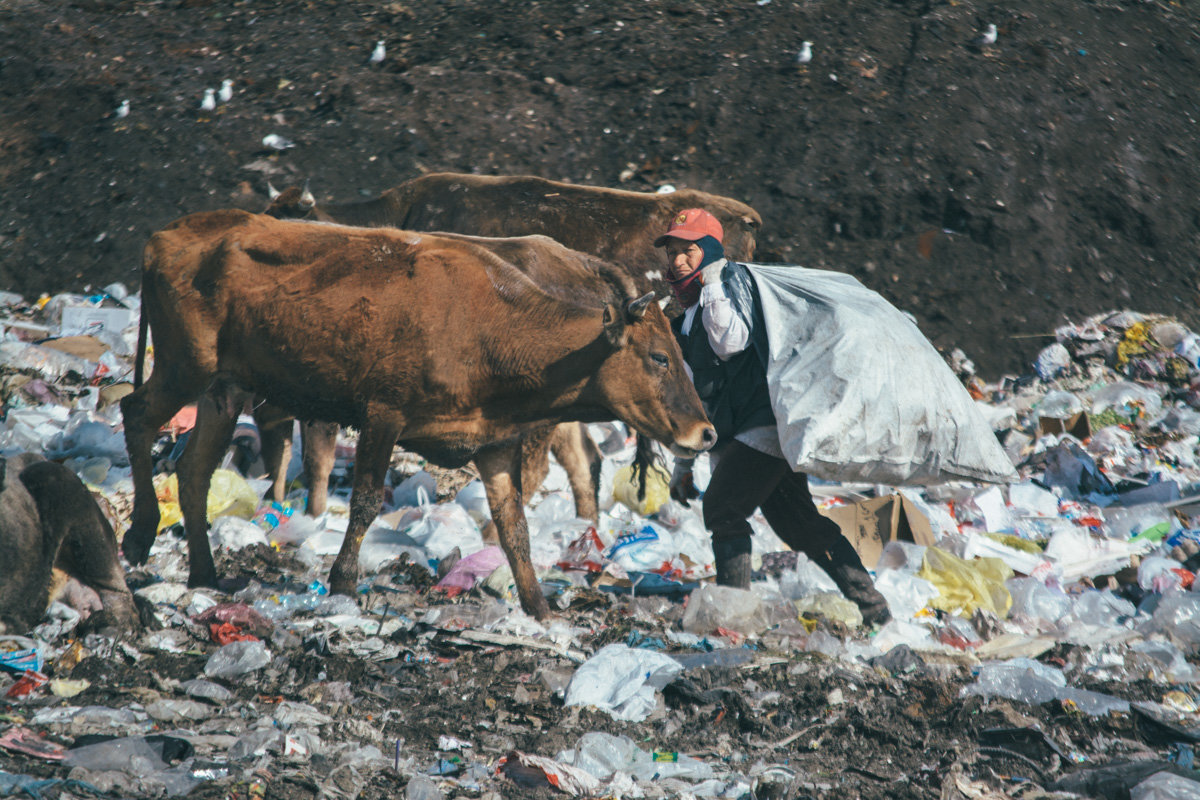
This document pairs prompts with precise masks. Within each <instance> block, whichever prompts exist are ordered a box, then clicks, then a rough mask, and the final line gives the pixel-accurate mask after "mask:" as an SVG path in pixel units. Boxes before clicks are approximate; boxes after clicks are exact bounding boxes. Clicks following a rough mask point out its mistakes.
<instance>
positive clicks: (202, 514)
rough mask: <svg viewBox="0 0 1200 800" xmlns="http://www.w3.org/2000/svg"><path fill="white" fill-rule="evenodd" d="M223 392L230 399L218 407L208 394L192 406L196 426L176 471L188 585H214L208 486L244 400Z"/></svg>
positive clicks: (243, 397)
mask: <svg viewBox="0 0 1200 800" xmlns="http://www.w3.org/2000/svg"><path fill="white" fill-rule="evenodd" d="M226 391H227V392H228V393H229V395H230V397H229V398H228V402H223V403H221V405H220V407H218V405H217V403H216V402H214V399H213V398H212V397H211V396H210V395H208V394H206V395H204V396H203V397H201V398H200V400H199V401H198V402H197V403H196V427H195V428H193V429H192V434H191V436H189V437H188V443H187V447H186V448H184V451H183V457H182V458H180V459H179V466H178V468H177V470H176V474H177V476H178V478H179V508H180V510H181V511H182V512H183V529H184V531H185V532H186V533H187V545H188V565H189V571H188V586H216V585H217V567H216V564H214V563H213V557H212V549H211V548H210V547H209V545H208V489H209V487H210V486H211V485H212V476H213V472H215V471H216V469H217V467H218V466H219V465H220V463H221V459H222V458H223V457H224V455H225V451H226V450H228V449H229V443H230V441H232V439H233V429H234V427H235V426H236V425H237V415H238V411H239V410H240V408H241V406H240V404H239V401H241V400H244V399H245V398H246V397H248V395H245V394H243V393H240V392H238V391H237V390H235V389H228V390H226ZM222 399H225V398H222Z"/></svg>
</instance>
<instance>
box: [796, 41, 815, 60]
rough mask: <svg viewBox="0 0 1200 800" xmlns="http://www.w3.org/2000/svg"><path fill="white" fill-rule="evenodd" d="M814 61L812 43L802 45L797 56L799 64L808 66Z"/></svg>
mask: <svg viewBox="0 0 1200 800" xmlns="http://www.w3.org/2000/svg"><path fill="white" fill-rule="evenodd" d="M810 61H812V42H803V43H802V44H801V45H800V52H799V53H797V54H796V63H797V64H807V63H808V62H810Z"/></svg>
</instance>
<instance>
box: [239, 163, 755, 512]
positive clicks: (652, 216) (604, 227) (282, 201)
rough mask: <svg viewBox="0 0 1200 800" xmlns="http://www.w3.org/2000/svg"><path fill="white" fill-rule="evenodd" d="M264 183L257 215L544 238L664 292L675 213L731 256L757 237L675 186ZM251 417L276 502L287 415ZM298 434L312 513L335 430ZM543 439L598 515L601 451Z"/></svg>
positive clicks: (582, 502) (578, 436)
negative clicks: (659, 245) (660, 190)
mask: <svg viewBox="0 0 1200 800" xmlns="http://www.w3.org/2000/svg"><path fill="white" fill-rule="evenodd" d="M268 189H269V191H270V195H271V204H270V205H269V206H268V207H267V209H266V211H264V213H266V214H269V215H271V216H274V217H278V218H280V219H315V220H321V221H325V222H337V223H341V224H345V225H363V226H367V227H385V226H386V227H395V228H403V229H406V230H421V231H454V232H456V233H464V234H473V235H476V236H492V237H505V236H522V235H528V234H543V235H547V236H550V237H551V238H552V239H555V240H556V241H558V242H560V243H562V244H564V245H566V246H567V247H569V248H571V249H573V250H578V251H581V252H584V253H589V254H591V255H593V256H597V257H599V258H601V259H603V260H605V261H610V262H612V263H614V264H616V265H618V266H621V267H624V268H625V269H626V270H627V271H628V272H629V274H630V275H631V276H632V277H634V279H635V280H636V281H637V282H638V286H639V287H641V288H643V289H646V288H650V287H653V288H655V289H658V290H663V289H665V284H662V283H660V282H658V281H656V280H654V279H655V278H656V277H657V276H658V275H659V273H660V272H661V270H662V259H661V256H660V255H659V254H658V252H657V251H656V250H654V248H653V246H652V245H653V242H654V239H655V237H657V236H659V235H660V234H661V233H662V231H664V230H666V228H667V225H668V224H669V223H670V221H671V219H672V218H673V217H674V216H675V214H677V213H678V212H679V211H681V210H683V209H686V208H696V207H701V208H706V209H708V210H709V211H710V212H711V213H712V214H714V215H715V216H716V217H717V218H718V219H719V220H720V222H721V224H722V227H723V228H724V230H725V241H724V245H725V249H726V252H727V254H728V255H729V257H730V258H732V259H734V260H736V261H748V260H750V259H751V258H752V257H753V255H754V245H755V234H756V232H757V231H758V228H759V226H760V225H761V223H762V220H761V218H760V217H759V215H758V212H757V211H755V210H754V209H753V208H751V207H750V206H748V205H746V204H745V203H741V202H739V201H737V200H734V199H732V198H728V197H722V196H720V195H714V194H709V193H707V192H702V191H697V190H692V189H683V190H680V191H676V192H672V193H669V194H648V193H645V192H628V191H622V190H619V189H608V188H604V187H599V186H580V185H576V184H569V183H560V182H557V181H550V180H546V179H544V178H538V177H534V176H527V175H525V176H485V175H468V174H462V173H452V172H443V173H432V174H429V175H425V176H422V177H419V178H414V179H413V180H410V181H406V182H404V183H402V184H400V185H399V186H397V187H395V188H394V189H389V190H387V191H385V192H384V193H383V194H382V195H380V196H379V197H378V198H376V199H374V200H367V201H364V202H358V203H348V204H333V205H328V206H319V207H318V206H317V204H316V199H315V198H314V197H313V195H312V193H311V192H310V191H309V190H308V185H307V184H305V186H304V187H303V188H299V187H290V188H287V189H285V190H284V191H282V192H278V191H275V189H274V188H273V187H271V186H270V185H269V184H268ZM517 266H520V264H519V263H518V264H517ZM255 415H256V418H257V420H258V423H259V427H260V429H261V430H262V444H263V463H264V465H265V467H266V469H267V472H268V474H269V475H270V476H271V478H272V481H273V482H272V487H271V490H270V491H271V493H272V496H273V497H274V498H275V499H276V500H283V495H284V491H285V488H284V475H285V471H286V465H287V462H288V460H289V459H290V454H291V441H292V440H291V435H290V431H291V424H290V423H291V420H290V418H287V417H286V416H285V415H281V414H279V412H278V411H277V410H275V409H272V408H270V407H268V406H260V407H259V408H258V409H257V411H256V414H255ZM301 436H302V441H303V452H304V475H305V482H306V483H307V485H308V503H309V507H308V510H309V513H311V514H314V515H317V514H320V513H322V512H323V511H324V510H325V507H326V506H325V501H326V493H327V489H328V484H329V472H330V470H331V469H332V467H333V453H334V447H335V443H336V436H337V428H336V426H331V425H328V424H326V423H319V422H309V423H305V425H304V426H303V428H302V430H301ZM548 443H549V449H550V450H552V451H553V452H554V456H555V458H557V459H558V461H559V463H560V464H561V465H562V466H563V468H564V469H565V470H566V473H567V479H568V481H569V482H570V485H571V490H572V493H573V495H574V497H575V509H576V514H577V515H578V516H580V517H584V518H587V519H591V520H593V521H598V519H599V508H598V505H597V499H598V498H597V490H598V484H599V475H600V462H601V455H600V452H599V450H598V449H597V448H596V445H595V444H594V443H593V442H592V440H591V438H590V437H589V436H588V434H587V431H586V430H585V429H584V428H583V427H582V426H579V425H560V426H558V427H556V428H555V429H554V430H553V432H552V433H551V434H550V437H549V439H548ZM546 444H547V440H546V437H545V435H544V434H540V435H539V436H538V437H536V438H533V439H531V440H530V441H528V442H527V443H526V447H525V463H524V468H523V472H522V474H523V475H524V476H525V478H526V480H527V486H529V488H530V490H531V491H532V490H533V489H535V488H536V487H537V486H540V485H541V482H542V480H544V479H545V476H546V472H547V470H548V468H549V463H548V460H547V455H546V451H547V447H546Z"/></svg>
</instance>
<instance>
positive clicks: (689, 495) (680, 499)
mask: <svg viewBox="0 0 1200 800" xmlns="http://www.w3.org/2000/svg"><path fill="white" fill-rule="evenodd" d="M699 496H700V492H698V491H696V483H695V480H694V479H693V477H692V471H691V470H690V469H686V470H679V469H677V470H675V472H674V474H672V475H671V499H672V500H674V501H675V502H677V503H682V504H683V505H684V506H688V505H689V504H688V501H689V500H695V499H696V498H697V497H699Z"/></svg>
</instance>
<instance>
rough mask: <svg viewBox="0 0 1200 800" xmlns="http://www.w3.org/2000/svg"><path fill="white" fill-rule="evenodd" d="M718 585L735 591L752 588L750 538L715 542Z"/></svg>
mask: <svg viewBox="0 0 1200 800" xmlns="http://www.w3.org/2000/svg"><path fill="white" fill-rule="evenodd" d="M713 560H714V562H715V565H716V568H717V584H718V585H720V586H732V587H734V588H735V589H749V588H750V537H749V536H738V537H736V538H731V539H714V540H713Z"/></svg>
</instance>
